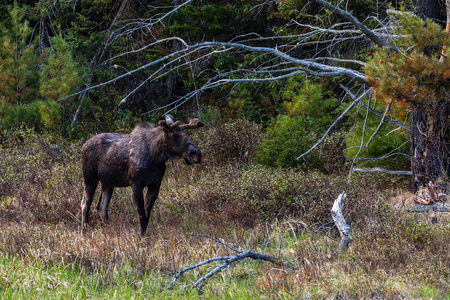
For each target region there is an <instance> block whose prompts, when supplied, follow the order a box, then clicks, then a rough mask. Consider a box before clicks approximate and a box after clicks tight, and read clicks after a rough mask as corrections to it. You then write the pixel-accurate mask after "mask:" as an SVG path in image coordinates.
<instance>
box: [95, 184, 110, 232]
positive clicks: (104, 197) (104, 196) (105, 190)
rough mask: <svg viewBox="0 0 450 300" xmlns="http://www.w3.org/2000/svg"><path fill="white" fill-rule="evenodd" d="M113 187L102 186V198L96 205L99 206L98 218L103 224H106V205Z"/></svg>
mask: <svg viewBox="0 0 450 300" xmlns="http://www.w3.org/2000/svg"><path fill="white" fill-rule="evenodd" d="M113 190H114V187H113V186H106V187H104V186H102V196H101V199H100V202H99V203H98V205H99V206H100V209H101V211H100V218H101V219H102V223H103V224H105V225H106V224H108V205H109V202H110V201H111V196H112V193H113Z"/></svg>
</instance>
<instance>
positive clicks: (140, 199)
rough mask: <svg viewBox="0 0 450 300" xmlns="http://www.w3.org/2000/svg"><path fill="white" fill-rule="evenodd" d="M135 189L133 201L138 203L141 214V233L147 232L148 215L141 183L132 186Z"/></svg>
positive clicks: (137, 206)
mask: <svg viewBox="0 0 450 300" xmlns="http://www.w3.org/2000/svg"><path fill="white" fill-rule="evenodd" d="M132 189H133V201H134V204H135V205H136V208H137V211H138V214H139V223H140V224H141V234H144V233H145V230H146V229H147V224H148V217H147V215H146V213H145V208H144V194H143V188H142V187H141V186H139V185H134V186H132Z"/></svg>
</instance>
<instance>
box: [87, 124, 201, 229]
mask: <svg viewBox="0 0 450 300" xmlns="http://www.w3.org/2000/svg"><path fill="white" fill-rule="evenodd" d="M202 126H203V123H202V122H201V121H200V120H198V119H191V120H190V122H189V124H185V125H180V123H179V121H176V122H175V120H174V119H173V117H172V116H170V115H168V116H167V117H166V119H165V120H161V121H159V122H158V125H157V126H154V125H152V124H149V123H139V124H138V125H136V127H135V128H134V129H133V131H132V132H131V133H130V134H118V133H102V134H98V135H96V136H94V137H92V138H91V139H89V140H88V141H87V142H86V143H85V144H84V145H83V147H82V149H81V162H82V173H83V180H84V195H83V200H82V202H81V226H82V228H84V227H85V225H86V223H87V222H88V215H89V209H90V207H91V204H92V201H93V198H94V193H95V190H96V188H97V184H98V182H99V181H100V183H101V196H100V200H99V202H98V205H97V209H98V210H99V211H100V217H101V219H102V222H103V223H104V224H106V223H107V222H108V205H109V202H110V200H111V196H112V193H113V189H114V187H125V186H131V188H132V190H133V202H134V204H135V205H136V208H137V211H138V214H139V222H140V225H141V233H142V234H143V233H145V230H146V229H147V225H148V221H149V218H150V212H151V210H152V207H153V204H154V203H155V201H156V198H157V197H158V194H159V188H160V186H161V181H162V179H163V176H164V173H165V171H166V161H167V160H169V159H172V158H183V159H184V161H185V162H186V164H188V165H190V164H192V163H200V162H201V157H202V154H201V151H200V150H199V149H198V147H197V145H196V144H195V143H194V142H192V141H191V140H190V139H189V138H188V136H187V135H186V133H185V132H184V130H185V129H194V128H198V127H202ZM145 187H147V193H146V196H145V199H144V188H145Z"/></svg>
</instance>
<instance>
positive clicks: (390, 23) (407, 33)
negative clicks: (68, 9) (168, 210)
mask: <svg viewBox="0 0 450 300" xmlns="http://www.w3.org/2000/svg"><path fill="white" fill-rule="evenodd" d="M427 1H435V0H420V1H418V6H417V8H418V10H419V11H418V14H419V15H421V16H422V17H424V18H426V17H430V16H431V15H430V9H429V8H430V7H431V6H429V5H428V6H427V5H426V4H427ZM314 2H315V3H316V4H319V5H320V6H321V7H323V8H326V9H328V10H329V11H331V13H332V14H333V15H336V16H339V17H340V18H341V20H340V22H338V23H336V24H333V25H330V26H329V27H325V26H323V27H321V26H317V25H314V26H313V25H309V24H300V23H298V21H297V20H294V19H293V20H292V21H291V22H289V23H288V24H287V25H286V27H287V28H289V29H291V28H292V29H294V28H295V29H301V30H298V31H297V32H301V33H299V34H291V35H282V34H279V33H278V34H276V35H273V36H260V35H259V34H256V33H254V34H251V33H250V34H245V35H242V36H236V37H234V38H233V39H232V40H228V41H203V42H189V41H188V40H185V39H183V38H182V37H177V36H173V37H169V38H161V39H158V37H155V38H154V39H153V40H152V41H151V42H149V43H148V44H147V45H145V46H143V47H141V48H139V49H132V50H130V52H127V53H122V54H119V55H117V56H115V57H112V58H111V59H109V60H107V61H106V62H105V63H110V64H114V59H115V58H119V57H121V56H124V55H129V54H131V53H132V54H137V53H145V52H146V51H149V50H151V49H153V48H154V47H158V46H161V45H171V44H172V43H174V42H176V43H177V45H178V47H173V48H172V49H173V51H171V52H170V53H168V54H166V55H164V56H162V57H160V58H158V59H155V60H153V61H149V62H148V63H146V64H143V65H141V66H140V67H138V68H135V69H133V70H127V72H125V73H123V74H122V75H119V76H117V77H116V78H113V79H111V80H109V81H107V82H103V83H100V84H97V85H94V86H90V87H89V88H87V89H84V90H82V91H80V92H79V93H78V94H82V93H86V92H87V91H89V90H91V89H95V88H100V87H102V86H105V85H108V84H112V83H114V82H116V81H118V80H122V79H125V78H127V77H129V76H134V75H136V74H137V73H141V72H143V71H145V72H147V73H146V74H148V77H147V79H146V80H144V81H143V82H141V83H140V84H138V85H137V86H136V88H135V89H133V90H131V91H130V92H129V93H128V94H127V95H125V97H124V98H123V100H122V102H121V103H120V105H122V104H126V103H127V101H128V99H129V98H130V96H131V95H132V94H133V93H135V92H136V91H137V90H139V89H140V88H142V87H143V86H145V85H146V84H148V83H149V82H152V81H154V80H159V79H161V78H163V77H164V76H167V75H168V74H171V73H172V72H174V71H176V70H179V69H182V68H185V69H189V70H190V72H191V73H192V74H191V76H192V78H195V77H196V76H198V75H201V76H205V77H206V78H207V79H206V80H205V82H204V83H203V84H202V85H201V86H197V85H194V86H195V88H194V89H193V90H191V91H189V92H187V93H186V94H184V95H183V96H181V97H178V98H177V99H176V100H174V101H172V102H170V103H167V104H164V105H161V106H159V107H156V108H155V109H153V110H150V111H148V112H147V113H148V114H150V113H155V112H157V111H164V112H166V113H168V112H170V111H173V110H175V109H177V108H179V107H180V106H182V105H184V104H185V103H186V102H188V101H191V100H193V99H198V97H199V96H200V95H201V94H202V93H204V92H205V91H207V90H211V89H213V88H219V87H225V86H227V87H230V86H234V85H236V84H239V83H242V82H250V83H253V84H257V83H263V82H272V81H281V80H284V79H286V78H289V77H293V76H297V75H306V76H314V77H324V78H329V77H342V78H347V79H348V81H347V82H348V83H347V87H344V86H343V87H342V89H343V91H345V93H346V95H347V97H349V98H350V99H351V100H352V101H351V102H350V105H349V107H348V109H347V110H345V114H347V113H348V112H350V110H351V109H352V108H353V107H359V108H360V109H365V110H366V111H367V113H366V121H364V124H363V127H364V128H367V116H368V115H369V114H375V115H376V116H377V117H379V119H380V121H379V125H378V127H377V128H376V130H375V131H374V133H373V134H371V135H370V136H369V138H367V139H364V138H363V141H362V142H361V144H360V145H359V146H357V148H358V149H359V150H358V152H357V154H356V156H355V159H354V161H353V163H352V168H351V172H353V171H365V172H372V171H376V172H386V173H393V174H397V173H398V174H411V175H412V186H413V188H414V190H417V189H418V188H419V187H420V186H423V185H425V184H426V183H428V182H429V181H435V180H436V179H437V178H439V177H443V176H445V174H448V173H449V171H450V163H449V162H450V151H449V146H448V140H449V138H450V121H449V119H448V118H447V117H446V116H448V115H449V114H450V104H449V103H450V101H449V100H448V94H450V93H449V91H448V90H447V87H448V86H450V85H449V84H448V80H449V76H450V73H449V72H448V71H447V70H448V69H450V66H449V60H448V59H443V58H445V57H447V54H450V53H447V52H449V51H450V50H449V49H450V38H448V33H447V32H445V31H442V30H441V31H439V28H438V27H439V26H437V25H436V26H437V27H436V26H435V25H433V24H435V23H433V22H432V21H431V20H426V21H420V22H419V20H420V19H419V18H414V16H411V15H409V14H394V15H392V16H391V19H389V18H388V19H386V20H379V19H376V20H377V21H378V23H379V25H380V26H379V28H372V29H371V28H368V27H367V26H365V25H364V23H363V22H361V21H360V20H358V19H357V18H355V17H354V16H353V15H352V14H351V13H349V12H348V11H346V10H344V9H342V8H340V7H339V4H338V5H333V4H331V3H330V2H327V1H324V0H315V1H314ZM309 4H310V3H308V5H309ZM185 5H191V1H189V0H188V1H184V2H183V3H179V4H176V5H175V6H173V7H171V8H170V9H169V10H168V11H166V12H164V13H160V14H158V17H156V18H152V19H148V20H133V21H130V22H129V23H125V25H123V26H121V27H120V28H117V29H115V30H113V31H111V36H110V39H114V38H115V37H119V36H123V35H126V34H131V33H133V32H135V31H144V29H145V30H148V32H149V34H154V32H155V30H153V31H152V28H154V27H155V26H157V25H158V24H159V23H160V21H159V18H160V19H161V20H162V19H167V18H169V17H170V15H171V14H172V13H174V12H176V11H177V10H178V9H179V8H181V7H183V6H185ZM264 5H273V2H271V1H268V2H264V3H263V4H261V5H258V6H257V7H255V8H254V9H263V8H264ZM442 5H445V4H442ZM433 7H434V6H433ZM425 8H426V9H425ZM440 8H442V7H440ZM431 17H432V16H431ZM424 22H426V23H424ZM405 25H406V26H405ZM150 32H151V33H150ZM287 32H292V31H287ZM444 33H445V34H444ZM355 40H359V41H360V42H361V43H362V44H364V45H365V47H373V49H374V54H373V55H372V56H368V57H367V58H366V61H361V60H357V59H349V58H336V54H339V47H340V45H341V44H342V43H346V42H349V41H355ZM319 44H320V45H328V46H327V47H321V48H320V50H318V51H317V52H316V53H314V52H312V51H308V50H307V49H309V48H308V47H311V46H314V45H319ZM316 49H319V48H316ZM222 53H226V54H227V55H235V56H239V55H242V54H245V53H253V54H260V57H264V62H263V63H260V64H255V65H253V66H252V67H251V68H246V69H244V68H241V69H239V68H238V69H233V70H226V71H224V70H217V69H205V68H204V66H205V65H207V64H205V62H207V61H209V60H211V59H213V57H214V56H215V55H218V54H222ZM255 61H257V60H255ZM195 70H200V71H198V72H197V71H195ZM196 72H197V73H196ZM75 95H77V94H75ZM70 96H73V95H70ZM365 99H369V100H370V99H376V101H379V102H381V103H383V106H384V111H381V112H380V111H375V109H374V107H372V106H371V105H369V102H368V103H367V104H366V103H364V100H365ZM369 100H368V101H369ZM374 101H375V100H373V101H372V102H370V103H374ZM393 107H396V108H398V107H408V109H407V110H406V111H407V112H410V118H409V119H405V120H406V122H407V124H405V123H404V122H401V121H399V120H396V119H395V118H394V116H393V115H392V108H393ZM345 114H343V115H341V116H340V117H339V118H338V119H337V120H336V122H335V123H333V124H331V125H330V128H329V130H328V131H327V132H326V133H325V134H324V137H326V136H327V135H328V134H329V133H330V132H331V131H332V128H333V127H334V126H335V125H336V124H337V122H338V121H339V120H341V119H343V117H344V116H345ZM384 123H390V124H392V125H393V126H394V127H397V128H399V130H404V131H406V134H409V136H410V142H411V148H410V149H411V151H410V153H396V152H393V153H389V154H388V155H387V156H386V157H388V156H395V155H403V156H407V157H408V156H410V160H411V170H405V171H402V170H400V171H398V170H387V169H385V168H372V169H361V168H358V167H357V166H356V163H357V159H358V157H359V155H360V154H361V152H362V149H367V148H368V147H369V145H370V144H371V142H372V141H373V139H374V137H375V136H376V135H377V134H378V132H379V129H380V128H381V126H382V124H384ZM365 134H367V132H366V130H364V129H363V137H364V135H365ZM323 140H324V138H322V139H321V140H320V141H319V142H318V143H317V144H316V145H315V146H314V147H317V146H318V145H319V144H320V142H321V141H323ZM314 147H313V148H314ZM310 151H311V150H310ZM310 151H308V152H307V153H309V152H310ZM307 153H305V154H303V155H301V156H299V159H300V158H302V157H303V156H304V155H306V154H307ZM350 174H351V173H350Z"/></svg>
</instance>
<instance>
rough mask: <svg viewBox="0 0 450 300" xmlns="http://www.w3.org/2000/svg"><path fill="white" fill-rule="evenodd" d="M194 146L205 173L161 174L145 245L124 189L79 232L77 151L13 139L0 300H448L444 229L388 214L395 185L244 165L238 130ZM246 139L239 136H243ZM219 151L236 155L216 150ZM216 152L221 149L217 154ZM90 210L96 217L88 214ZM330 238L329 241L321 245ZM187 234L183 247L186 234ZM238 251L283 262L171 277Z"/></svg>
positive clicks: (247, 161) (23, 136)
mask: <svg viewBox="0 0 450 300" xmlns="http://www.w3.org/2000/svg"><path fill="white" fill-rule="evenodd" d="M220 126H222V127H221V128H209V129H206V130H205V131H204V132H202V133H201V134H199V135H197V136H196V137H193V139H194V140H197V141H198V142H199V146H200V148H202V149H203V151H204V152H205V160H204V162H203V164H202V165H198V166H195V167H190V166H185V165H184V164H182V163H181V162H174V164H170V163H169V164H168V167H169V168H168V171H167V175H166V176H165V179H164V181H163V185H162V188H161V193H160V197H159V199H158V200H157V202H156V205H155V207H154V209H153V211H152V215H151V218H150V224H149V228H148V231H147V233H146V235H145V236H143V237H141V236H140V235H139V225H138V218H137V213H136V210H135V208H134V206H133V204H132V201H131V192H130V190H129V189H128V188H121V189H116V190H115V191H114V195H113V198H112V202H111V205H110V224H109V225H108V226H102V224H101V223H100V218H99V217H98V215H97V213H96V212H95V209H93V211H92V212H91V214H92V216H91V222H90V224H89V226H88V229H87V233H86V234H85V235H82V234H81V233H80V223H79V220H80V200H81V196H82V178H81V172H80V162H79V159H80V158H79V149H80V148H81V142H70V143H69V142H66V141H60V140H58V139H52V138H51V137H49V136H40V135H36V134H34V133H33V132H29V131H26V130H25V131H21V132H16V133H14V134H7V135H3V137H2V140H1V146H0V166H2V168H1V169H0V295H1V296H3V297H4V298H26V297H32V298H69V297H74V298H117V299H118V298H120V299H122V298H154V297H156V296H157V297H161V298H174V297H176V298H199V297H207V298H247V299H254V298H267V297H285V298H330V297H331V298H334V297H341V298H346V297H348V298H374V297H378V298H430V297H432V298H446V297H447V298H448V297H450V294H449V291H450V279H449V278H450V271H449V270H450V252H449V251H448V245H449V244H450V225H449V221H448V219H447V218H446V217H445V216H444V215H439V216H438V224H436V225H432V224H431V222H430V221H429V220H428V219H427V218H426V217H423V216H419V215H412V214H407V213H405V212H401V211H397V210H395V209H393V208H391V206H390V203H389V202H390V200H389V199H390V198H391V197H392V196H396V195H398V194H401V193H402V191H403V190H406V189H407V186H408V182H407V181H405V180H404V179H402V178H394V177H387V176H382V175H356V176H354V179H353V181H352V183H351V184H348V183H347V182H346V180H347V177H346V176H345V174H344V175H339V174H332V175H324V174H322V173H320V172H317V171H314V172H312V171H309V172H308V171H299V170H295V169H272V168H265V167H261V166H258V165H256V164H254V163H253V161H252V157H253V156H254V151H255V149H256V147H255V144H253V143H248V141H247V142H246V141H242V140H240V139H246V137H248V136H252V137H253V138H252V140H253V141H254V142H255V143H258V142H260V141H261V138H262V136H261V135H262V132H261V128H259V127H258V126H256V125H254V126H253V125H251V124H250V125H249V124H246V123H245V122H244V121H237V122H233V123H230V124H228V125H226V126H225V125H220ZM243 131H246V132H244V133H243ZM228 139H232V140H234V141H235V142H234V144H233V145H224V144H223V143H226V141H227V140H228ZM212 140H213V141H222V142H221V143H217V142H213V141H212ZM343 190H345V191H346V192H347V194H348V197H347V198H346V200H345V203H344V208H343V210H344V214H345V217H346V219H347V221H348V222H349V223H350V225H351V226H352V241H351V243H350V247H349V248H348V249H347V251H346V252H344V253H342V254H340V255H338V256H329V255H327V254H328V253H329V252H332V251H334V250H336V248H337V242H336V241H334V240H332V239H331V238H333V237H337V235H336V232H335V230H333V229H331V228H328V227H323V229H324V230H322V231H320V232H316V230H317V228H319V226H321V225H323V224H325V223H327V222H329V221H331V216H330V213H329V212H330V209H331V206H332V204H333V201H334V199H335V198H336V197H337V195H338V194H339V193H341V192H342V191H343ZM94 206H95V205H94ZM328 232H329V233H328ZM186 233H187V234H186ZM193 233H196V234H206V235H209V236H211V237H215V238H219V239H221V240H223V241H225V242H227V243H229V244H230V245H232V246H233V247H235V248H239V249H241V250H250V249H251V250H252V251H257V252H262V253H266V254H270V255H274V256H277V257H279V258H280V259H281V260H283V261H285V262H286V267H285V268H279V267H277V266H275V265H271V264H270V263H266V262H258V261H243V262H240V263H238V264H235V265H233V266H232V267H231V268H229V269H226V270H225V271H223V272H222V273H220V274H218V275H216V276H214V277H213V278H211V279H210V280H208V281H207V283H206V284H205V286H203V287H202V288H201V290H200V291H198V290H196V289H194V290H192V289H191V288H190V287H191V286H192V284H193V283H194V282H195V280H196V279H198V278H199V276H202V275H204V274H205V272H207V271H208V270H211V269H212V268H213V267H214V266H215V265H211V266H205V267H202V268H200V269H199V270H196V271H193V272H190V273H189V272H188V273H186V274H185V275H183V277H182V278H180V280H179V281H177V284H176V285H175V286H174V288H172V289H166V287H167V285H168V284H169V283H170V281H171V280H172V277H173V272H176V271H177V270H179V269H181V268H182V267H183V266H186V265H192V264H194V263H198V262H200V261H203V260H205V259H208V258H211V257H216V256H224V255H230V254H231V250H229V249H228V248H226V247H225V246H223V245H220V244H218V243H215V242H214V241H213V240H211V239H207V238H202V237H194V236H191V235H188V234H193Z"/></svg>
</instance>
